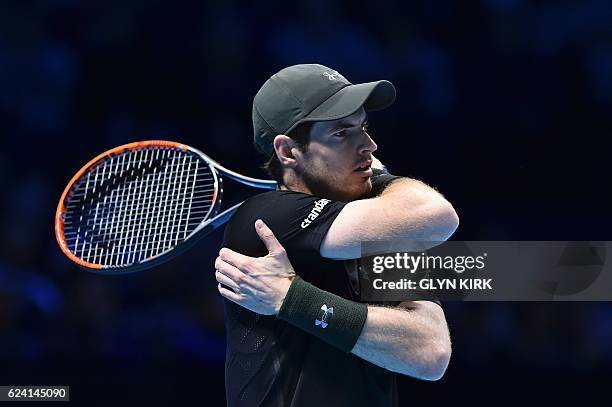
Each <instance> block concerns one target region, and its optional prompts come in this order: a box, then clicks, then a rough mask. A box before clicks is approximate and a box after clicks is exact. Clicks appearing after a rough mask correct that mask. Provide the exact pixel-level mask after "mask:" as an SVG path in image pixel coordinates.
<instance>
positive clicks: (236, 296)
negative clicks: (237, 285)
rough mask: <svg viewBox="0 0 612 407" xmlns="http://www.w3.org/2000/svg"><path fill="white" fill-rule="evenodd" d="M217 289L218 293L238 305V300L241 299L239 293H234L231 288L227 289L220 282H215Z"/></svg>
mask: <svg viewBox="0 0 612 407" xmlns="http://www.w3.org/2000/svg"><path fill="white" fill-rule="evenodd" d="M217 290H219V294H221V295H222V296H224V297H225V298H227V299H228V300H230V301H232V302H235V303H236V304H239V305H240V300H241V299H242V296H241V295H240V294H236V293H235V292H233V291H232V290H228V289H227V288H225V287H223V286H222V285H221V284H217Z"/></svg>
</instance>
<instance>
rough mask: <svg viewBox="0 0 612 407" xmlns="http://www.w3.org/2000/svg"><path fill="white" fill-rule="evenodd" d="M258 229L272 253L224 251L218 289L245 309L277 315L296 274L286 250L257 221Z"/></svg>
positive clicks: (218, 262)
mask: <svg viewBox="0 0 612 407" xmlns="http://www.w3.org/2000/svg"><path fill="white" fill-rule="evenodd" d="M255 230H256V231H257V234H258V235H259V238H260V239H261V240H262V241H263V242H264V244H265V245H266V248H267V249H268V252H269V253H268V254H267V255H266V256H264V257H249V256H245V255H243V254H240V253H237V252H235V251H233V250H230V249H228V248H223V249H221V251H220V252H219V257H217V259H216V260H215V269H216V272H215V277H216V279H217V281H218V282H219V283H220V284H218V287H217V288H218V289H219V293H221V295H222V296H223V297H225V298H227V299H228V300H230V301H233V302H235V303H236V304H238V305H240V306H242V307H244V308H247V309H249V310H251V311H253V312H256V313H258V314H263V315H276V314H278V311H279V310H280V307H281V305H282V304H283V300H284V299H285V296H286V295H287V291H288V290H289V286H290V285H291V281H293V278H294V277H295V271H294V270H293V266H291V262H289V258H288V257H287V252H285V248H284V247H283V246H282V245H281V244H280V243H279V241H278V240H277V239H276V236H274V233H272V230H270V228H269V227H268V226H267V225H266V224H265V223H264V222H263V221H262V220H261V219H258V220H257V221H256V222H255ZM221 284H223V285H224V286H226V287H229V288H231V290H229V289H227V288H225V287H224V286H223V285H221ZM232 290H233V291H232Z"/></svg>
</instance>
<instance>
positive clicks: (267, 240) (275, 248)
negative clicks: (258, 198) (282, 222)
mask: <svg viewBox="0 0 612 407" xmlns="http://www.w3.org/2000/svg"><path fill="white" fill-rule="evenodd" d="M255 230H256V231H257V234H258V235H259V238H260V239H261V241H262V242H263V243H264V244H265V245H266V248H267V249H268V252H270V254H277V253H279V252H280V251H282V250H283V246H282V245H281V244H280V242H279V241H278V239H276V236H274V233H272V230H271V229H270V228H269V227H268V225H266V224H265V223H264V222H263V221H262V220H261V219H257V220H256V221H255Z"/></svg>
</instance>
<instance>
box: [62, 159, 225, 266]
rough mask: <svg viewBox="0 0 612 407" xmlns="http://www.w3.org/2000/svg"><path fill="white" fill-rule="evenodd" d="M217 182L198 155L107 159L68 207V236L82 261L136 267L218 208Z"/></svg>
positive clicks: (91, 174)
mask: <svg viewBox="0 0 612 407" xmlns="http://www.w3.org/2000/svg"><path fill="white" fill-rule="evenodd" d="M214 191H215V178H214V175H213V174H212V170H211V169H210V167H209V166H208V165H207V164H206V163H205V162H203V161H201V160H200V159H199V158H198V157H195V156H194V155H193V154H191V153H189V152H186V151H182V150H179V149H174V148H168V147H149V148H142V149H138V150H129V151H126V152H123V153H120V154H117V155H115V156H112V157H108V158H107V159H106V160H105V161H104V162H102V163H100V164H99V165H98V166H97V167H95V168H94V169H93V170H90V171H88V173H87V175H85V176H84V177H83V179H82V180H81V184H80V185H79V186H77V187H76V188H75V191H74V193H73V194H72V195H70V196H69V199H68V202H67V203H66V214H65V217H64V225H65V236H66V241H67V244H68V247H69V249H70V250H71V251H72V252H73V253H74V254H75V255H76V256H77V257H80V258H82V259H83V260H85V261H87V262H91V263H95V264H102V265H106V266H120V265H128V264H133V263H135V262H138V261H142V260H144V259H146V258H149V257H153V256H156V255H158V254H160V253H163V252H164V251H166V250H168V249H169V248H171V247H173V246H176V245H177V244H178V243H179V242H181V241H182V240H184V239H185V238H186V237H187V236H188V235H189V234H190V233H191V232H192V231H193V230H194V229H195V228H196V227H197V225H199V224H200V223H201V222H202V221H203V220H204V219H205V218H206V217H207V215H208V214H209V212H210V211H211V208H212V206H213V200H214V198H215V196H214Z"/></svg>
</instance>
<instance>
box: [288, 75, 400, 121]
mask: <svg viewBox="0 0 612 407" xmlns="http://www.w3.org/2000/svg"><path fill="white" fill-rule="evenodd" d="M394 101H395V87H394V86H393V84H392V83H391V82H389V81H384V80H383V81H377V82H367V83H359V84H356V85H349V86H346V87H344V88H342V89H340V90H339V91H338V92H336V93H335V94H334V95H332V96H331V97H330V98H329V99H327V100H326V101H325V102H323V103H321V104H320V105H319V106H317V107H316V108H315V109H314V110H313V111H312V112H310V113H309V114H308V115H307V116H306V117H304V118H303V119H302V120H300V122H305V121H324V120H336V119H341V118H343V117H346V116H350V115H352V114H353V113H355V112H356V111H357V110H358V109H359V108H360V107H362V106H363V108H364V109H365V110H366V111H367V112H371V111H375V110H382V109H385V108H387V107H389V106H391V105H392V104H393V102H394Z"/></svg>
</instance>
